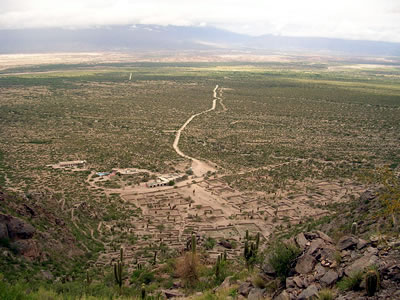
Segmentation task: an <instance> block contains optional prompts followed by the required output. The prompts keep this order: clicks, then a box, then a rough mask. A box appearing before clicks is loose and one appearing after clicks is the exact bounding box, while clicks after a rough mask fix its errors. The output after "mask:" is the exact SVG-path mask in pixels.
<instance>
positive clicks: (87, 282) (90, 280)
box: [86, 271, 92, 286]
mask: <svg viewBox="0 0 400 300" xmlns="http://www.w3.org/2000/svg"><path fill="white" fill-rule="evenodd" d="M91 283H92V278H90V275H89V271H86V284H87V285H88V286H89V285H90V284H91Z"/></svg>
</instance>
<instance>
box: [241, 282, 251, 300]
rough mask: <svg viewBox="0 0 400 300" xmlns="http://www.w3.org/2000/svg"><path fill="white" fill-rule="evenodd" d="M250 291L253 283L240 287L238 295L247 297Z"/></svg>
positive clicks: (243, 284)
mask: <svg viewBox="0 0 400 300" xmlns="http://www.w3.org/2000/svg"><path fill="white" fill-rule="evenodd" d="M250 290H251V283H250V282H244V283H242V284H241V285H240V286H239V288H238V293H239V294H240V295H243V296H245V297H247V295H248V294H249V292H250Z"/></svg>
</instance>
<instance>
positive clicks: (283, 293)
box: [274, 291, 290, 300]
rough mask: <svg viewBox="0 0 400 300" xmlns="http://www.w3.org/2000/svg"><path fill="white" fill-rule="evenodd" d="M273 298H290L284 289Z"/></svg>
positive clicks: (280, 299)
mask: <svg viewBox="0 0 400 300" xmlns="http://www.w3.org/2000/svg"><path fill="white" fill-rule="evenodd" d="M274 300H290V297H289V294H288V293H287V292H286V291H283V292H282V293H280V294H279V295H278V296H277V297H275V298H274Z"/></svg>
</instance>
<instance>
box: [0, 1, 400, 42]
mask: <svg viewBox="0 0 400 300" xmlns="http://www.w3.org/2000/svg"><path fill="white" fill-rule="evenodd" d="M125 24H158V25H194V26H214V27H218V28H224V29H228V30H231V31H234V32H240V33H246V34H251V35H261V34H270V33H272V34H276V35H287V36H321V37H338V38H349V39H367V40H381V41H393V42H400V0H335V1H332V0H274V1H269V0H229V1H228V0H0V29H11V28H32V27H35V28H37V27H68V28H81V27H91V26H103V25H125Z"/></svg>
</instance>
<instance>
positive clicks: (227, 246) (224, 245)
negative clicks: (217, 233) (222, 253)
mask: <svg viewBox="0 0 400 300" xmlns="http://www.w3.org/2000/svg"><path fill="white" fill-rule="evenodd" d="M219 244H220V245H221V246H222V247H224V248H226V249H232V244H231V243H229V242H228V241H227V240H222V241H220V242H219Z"/></svg>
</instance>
